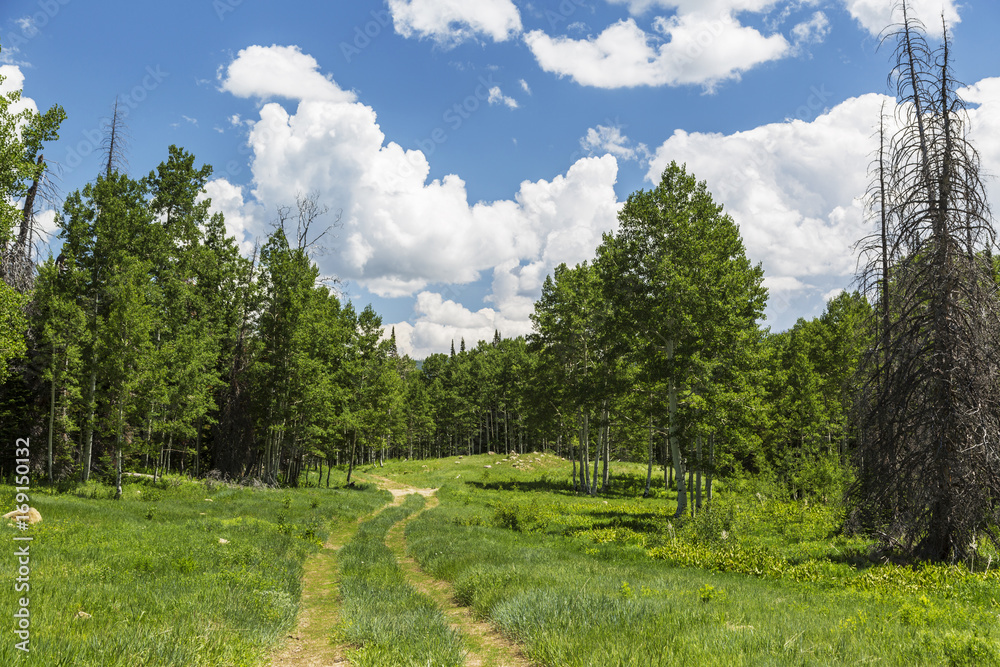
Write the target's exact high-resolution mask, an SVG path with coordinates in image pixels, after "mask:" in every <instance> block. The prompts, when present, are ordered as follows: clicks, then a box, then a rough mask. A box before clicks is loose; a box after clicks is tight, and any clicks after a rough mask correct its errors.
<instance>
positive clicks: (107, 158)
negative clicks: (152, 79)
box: [101, 97, 131, 178]
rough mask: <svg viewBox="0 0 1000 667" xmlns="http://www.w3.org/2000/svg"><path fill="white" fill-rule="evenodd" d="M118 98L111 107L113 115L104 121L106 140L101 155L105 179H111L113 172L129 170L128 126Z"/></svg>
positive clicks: (102, 142) (103, 142)
mask: <svg viewBox="0 0 1000 667" xmlns="http://www.w3.org/2000/svg"><path fill="white" fill-rule="evenodd" d="M118 107H119V104H118V98H117V97H116V98H115V104H114V106H113V107H111V115H110V116H108V117H107V118H105V119H104V128H103V129H104V138H103V139H102V141H101V154H102V156H103V157H104V177H105V178H110V177H111V174H112V172H115V171H125V170H127V169H128V158H127V156H128V142H129V139H130V138H131V136H130V135H129V131H128V126H127V125H125V111H124V110H122V109H119V108H118Z"/></svg>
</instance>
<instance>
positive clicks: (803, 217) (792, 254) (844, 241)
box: [647, 78, 1000, 326]
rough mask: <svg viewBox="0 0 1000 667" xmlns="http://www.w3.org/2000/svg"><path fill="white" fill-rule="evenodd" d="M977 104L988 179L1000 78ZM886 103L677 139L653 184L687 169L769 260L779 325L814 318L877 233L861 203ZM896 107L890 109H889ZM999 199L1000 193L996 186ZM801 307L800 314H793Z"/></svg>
mask: <svg viewBox="0 0 1000 667" xmlns="http://www.w3.org/2000/svg"><path fill="white" fill-rule="evenodd" d="M960 93H961V95H962V96H963V97H964V98H965V99H966V100H967V101H968V102H970V103H971V105H972V108H971V109H970V112H969V128H970V138H971V140H972V142H973V144H974V145H975V146H976V147H977V149H978V150H979V152H980V156H981V158H982V163H983V171H984V173H1000V120H998V118H1000V78H991V79H984V80H982V81H980V82H979V83H977V84H975V85H973V86H970V87H968V88H966V89H964V90H962V91H960ZM884 102H885V103H888V104H889V105H891V104H893V100H892V99H891V98H888V97H884V96H882V95H875V94H871V95H864V96H861V97H857V98H852V99H848V100H846V101H844V102H842V103H841V104H839V105H837V106H836V107H834V108H833V109H831V110H829V111H828V112H826V113H824V114H822V115H820V116H819V117H818V118H816V119H815V120H814V121H812V122H803V121H801V120H794V121H790V122H786V123H778V124H771V125H764V126H761V127H758V128H755V129H753V130H749V131H746V132H737V133H735V134H731V135H722V134H702V133H687V132H683V131H680V130H679V131H677V132H675V133H674V135H673V136H671V137H670V138H669V139H668V140H667V141H665V142H664V143H663V144H662V145H661V146H660V147H659V148H657V150H656V152H655V156H654V157H653V159H652V161H651V167H650V169H649V172H648V173H647V179H648V180H650V181H651V182H654V183H655V182H658V181H659V177H660V174H661V172H662V170H663V168H664V167H665V166H666V165H667V164H668V163H669V162H670V161H671V160H675V161H677V162H678V163H687V166H688V169H689V171H691V172H693V173H694V174H695V175H696V176H697V177H698V178H699V179H700V180H705V181H707V182H708V187H709V189H710V190H711V191H712V193H713V195H714V196H715V197H716V199H717V201H720V202H722V203H724V204H725V206H726V211H727V212H728V213H729V214H730V215H732V217H733V219H734V220H735V221H736V222H737V223H738V224H739V225H740V229H741V232H742V235H743V239H744V242H745V243H746V247H747V254H748V255H749V256H750V258H751V259H752V261H762V262H763V265H764V270H765V272H766V274H767V276H768V278H767V283H766V284H767V286H768V287H769V289H770V290H771V301H770V304H769V312H770V316H771V318H772V319H773V318H774V317H775V316H777V317H778V320H779V322H780V324H781V325H783V326H788V325H791V324H792V322H790V321H784V320H783V319H782V315H784V314H785V313H786V311H787V312H800V313H803V314H805V313H806V312H807V311H808V307H809V304H812V305H813V307H815V304H816V303H818V302H819V297H823V299H824V300H825V299H826V298H829V297H830V295H831V294H832V295H835V294H836V289H837V288H842V287H846V286H849V285H850V284H851V281H852V279H853V276H854V274H855V270H856V268H857V254H856V252H855V250H854V243H855V242H856V241H858V240H859V239H860V238H862V237H863V236H864V235H866V234H868V233H870V232H871V228H870V227H869V226H868V225H867V224H866V223H865V220H864V217H865V216H864V209H863V205H862V203H861V201H860V200H859V197H861V196H863V195H864V193H865V191H866V189H867V186H868V176H867V172H868V166H869V164H870V162H871V159H872V155H873V154H874V152H875V150H876V148H877V139H876V137H875V136H874V134H873V132H874V129H875V126H876V124H877V122H878V118H879V113H880V110H881V107H882V104H883V103H884ZM889 108H891V106H890V107H889ZM987 187H988V188H989V190H990V193H989V194H990V195H991V197H990V199H991V200H993V201H997V200H998V199H997V197H1000V184H997V183H996V181H995V179H994V180H989V181H987ZM793 305H794V308H793V307H792V306H793Z"/></svg>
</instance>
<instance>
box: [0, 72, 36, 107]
mask: <svg viewBox="0 0 1000 667" xmlns="http://www.w3.org/2000/svg"><path fill="white" fill-rule="evenodd" d="M0 77H2V78H3V82H2V83H0V95H7V94H9V93H12V92H15V91H20V90H22V89H23V88H24V73H23V72H21V68H20V67H18V66H17V65H0ZM25 110H30V111H38V105H36V104H35V101H34V100H33V99H31V98H30V97H25V96H24V95H22V96H21V99H19V100H18V101H17V103H16V104H14V105H12V106H11V107H10V113H11V114H17V113H21V112H22V111H25Z"/></svg>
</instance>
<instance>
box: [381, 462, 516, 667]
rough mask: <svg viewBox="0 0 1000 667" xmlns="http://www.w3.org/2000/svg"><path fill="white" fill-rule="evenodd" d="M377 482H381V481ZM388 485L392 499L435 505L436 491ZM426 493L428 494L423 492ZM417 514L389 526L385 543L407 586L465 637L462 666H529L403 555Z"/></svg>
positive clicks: (441, 584)
mask: <svg viewBox="0 0 1000 667" xmlns="http://www.w3.org/2000/svg"><path fill="white" fill-rule="evenodd" d="M379 479H380V480H381V478H379ZM386 481H391V480H386ZM392 484H394V485H396V490H393V489H389V491H390V492H391V493H392V494H393V495H394V496H395V495H396V493H397V492H398V493H400V496H404V495H409V494H410V493H420V494H421V495H424V496H425V497H427V504H426V505H425V506H424V510H429V509H433V508H434V507H437V505H438V499H437V496H435V495H433V491H436V489H416V488H413V487H406V486H405V485H402V484H399V483H398V482H392ZM407 489H409V490H407ZM428 490H430V491H431V492H432V493H430V494H428V493H425V492H426V491H428ZM421 511H423V510H421ZM418 515H419V512H418V513H417V514H413V515H412V516H410V517H409V518H407V519H406V520H405V521H401V522H399V523H397V524H396V525H395V526H393V527H392V528H391V529H390V530H389V534H388V535H387V536H386V541H385V542H386V545H387V546H388V547H389V548H390V549H392V551H393V553H395V554H396V559H397V560H398V561H399V566H400V568H401V569H402V570H403V573H404V574H405V575H406V578H407V581H409V582H410V585H412V586H413V587H414V588H415V589H417V590H418V591H420V592H421V593H424V594H425V595H427V596H429V597H430V598H431V599H432V600H434V602H435V603H436V604H437V605H438V607H439V608H440V609H441V611H442V612H444V615H445V616H446V617H447V618H448V621H449V622H450V623H451V625H452V627H453V628H455V629H456V630H457V631H458V632H459V633H461V635H462V636H463V637H465V638H466V648H467V649H468V653H467V655H466V659H465V664H466V665H467V666H469V667H528V666H529V665H530V664H531V663H530V662H528V661H527V660H526V659H525V658H524V656H523V655H522V654H521V651H520V648H519V647H518V646H517V644H515V643H513V642H512V641H510V640H509V639H507V638H506V637H504V636H503V635H502V634H501V633H499V632H497V630H496V629H495V628H494V627H493V626H492V625H490V624H489V623H484V622H482V621H479V620H477V619H476V618H475V617H473V615H472V611H471V610H470V609H469V608H468V607H462V606H459V605H457V604H455V602H454V596H453V591H452V588H451V585H450V584H449V583H448V582H446V581H441V580H440V579H435V578H434V577H432V576H431V575H429V574H427V573H426V572H424V571H423V570H421V569H420V565H419V564H418V563H417V562H416V561H415V560H414V559H413V558H411V557H410V556H407V555H406V537H405V535H406V533H405V527H406V523H407V522H408V521H412V520H413V519H414V518H416V517H417V516H418Z"/></svg>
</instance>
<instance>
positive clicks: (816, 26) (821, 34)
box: [792, 12, 830, 46]
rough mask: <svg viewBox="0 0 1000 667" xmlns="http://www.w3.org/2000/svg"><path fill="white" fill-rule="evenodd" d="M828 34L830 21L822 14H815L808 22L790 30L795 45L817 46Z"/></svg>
mask: <svg viewBox="0 0 1000 667" xmlns="http://www.w3.org/2000/svg"><path fill="white" fill-rule="evenodd" d="M829 34H830V20H829V19H828V18H826V14H824V13H823V12H816V13H815V14H813V15H812V18H811V19H809V20H808V21H803V22H802V23H799V24H798V25H796V26H795V27H794V28H792V36H793V37H795V45H796V46H801V45H804V44H818V43H820V42H822V41H823V40H824V39H826V36H827V35H829Z"/></svg>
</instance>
